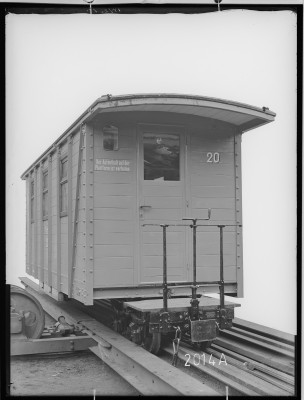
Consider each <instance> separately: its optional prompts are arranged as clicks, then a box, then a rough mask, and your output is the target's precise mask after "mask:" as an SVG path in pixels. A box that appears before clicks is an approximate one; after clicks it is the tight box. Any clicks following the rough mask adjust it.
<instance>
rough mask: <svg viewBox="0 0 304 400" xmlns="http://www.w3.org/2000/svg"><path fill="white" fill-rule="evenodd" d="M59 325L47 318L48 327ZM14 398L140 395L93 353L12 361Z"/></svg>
mask: <svg viewBox="0 0 304 400" xmlns="http://www.w3.org/2000/svg"><path fill="white" fill-rule="evenodd" d="M55 322H56V321H55V320H54V319H53V318H52V317H50V316H49V315H48V314H45V325H46V326H50V325H53V324H54V323H55ZM10 367H11V379H10V381H11V396H33V395H34V396H41V395H53V396H58V395H63V396H71V395H89V396H91V395H92V397H93V395H94V389H95V395H96V396H98V395H99V396H106V395H110V396H111V395H118V396H119V395H126V396H132V395H133V396H136V395H138V392H137V391H136V390H135V389H134V388H132V386H130V385H129V384H128V383H127V382H126V381H124V380H123V379H122V378H121V377H120V376H119V375H118V374H117V373H116V372H115V371H113V370H112V369H111V368H110V367H108V366H107V365H106V364H104V362H103V361H102V360H101V359H100V358H98V357H97V356H95V354H93V353H92V352H91V351H89V350H88V351H82V352H75V353H69V354H57V355H54V354H52V355H44V356H37V355H35V356H23V357H12V358H11V363H10Z"/></svg>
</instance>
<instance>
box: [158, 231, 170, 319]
mask: <svg viewBox="0 0 304 400" xmlns="http://www.w3.org/2000/svg"><path fill="white" fill-rule="evenodd" d="M160 226H161V227H162V228H163V308H164V311H168V281H167V237H166V236H167V235H166V234H167V231H166V230H167V227H168V226H169V225H166V224H161V225H160Z"/></svg>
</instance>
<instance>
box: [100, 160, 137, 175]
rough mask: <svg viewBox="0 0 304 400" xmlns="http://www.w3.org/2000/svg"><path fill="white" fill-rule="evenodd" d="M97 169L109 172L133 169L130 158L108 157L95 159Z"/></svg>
mask: <svg viewBox="0 0 304 400" xmlns="http://www.w3.org/2000/svg"><path fill="white" fill-rule="evenodd" d="M94 169H95V171H107V172H129V171H130V170H131V161H130V160H109V159H106V158H96V159H95V168H94Z"/></svg>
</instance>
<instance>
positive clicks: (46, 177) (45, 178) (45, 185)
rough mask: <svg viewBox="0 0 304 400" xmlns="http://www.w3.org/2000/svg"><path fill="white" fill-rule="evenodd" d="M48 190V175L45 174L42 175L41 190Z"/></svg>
mask: <svg viewBox="0 0 304 400" xmlns="http://www.w3.org/2000/svg"><path fill="white" fill-rule="evenodd" d="M47 188H48V173H47V172H45V173H44V174H43V190H47Z"/></svg>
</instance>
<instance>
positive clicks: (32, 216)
mask: <svg viewBox="0 0 304 400" xmlns="http://www.w3.org/2000/svg"><path fill="white" fill-rule="evenodd" d="M34 219H35V214H34V198H32V199H31V220H32V221H34Z"/></svg>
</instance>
